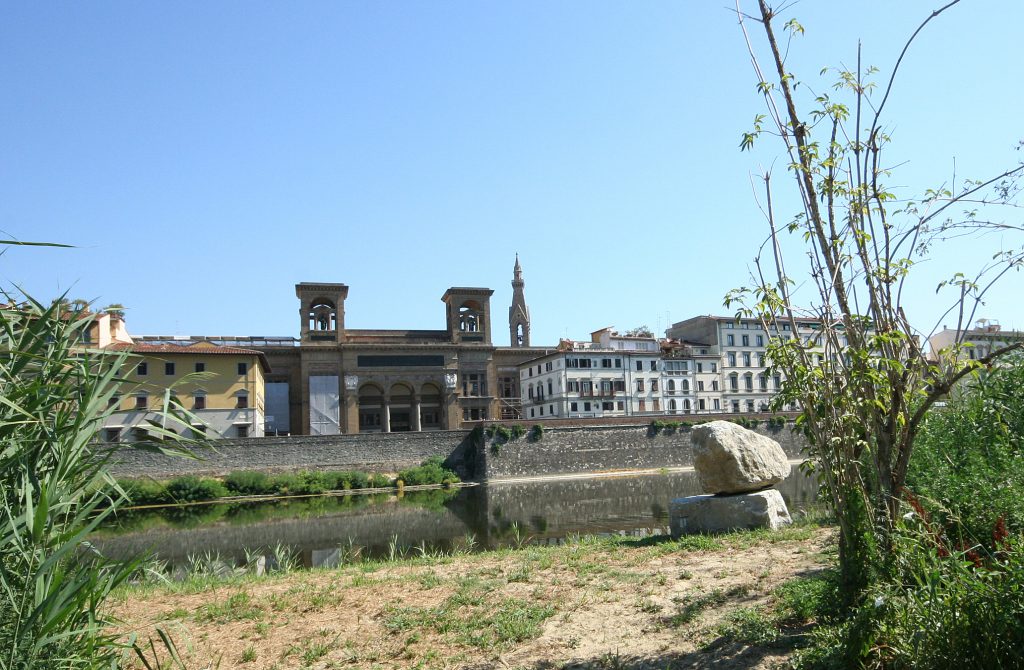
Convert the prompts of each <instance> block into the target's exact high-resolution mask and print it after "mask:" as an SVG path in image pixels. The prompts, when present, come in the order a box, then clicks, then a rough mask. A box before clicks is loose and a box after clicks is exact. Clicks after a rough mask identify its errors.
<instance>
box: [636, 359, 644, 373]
mask: <svg viewBox="0 0 1024 670" xmlns="http://www.w3.org/2000/svg"><path fill="white" fill-rule="evenodd" d="M636 371H637V372H643V371H644V362H643V361H637V362H636Z"/></svg>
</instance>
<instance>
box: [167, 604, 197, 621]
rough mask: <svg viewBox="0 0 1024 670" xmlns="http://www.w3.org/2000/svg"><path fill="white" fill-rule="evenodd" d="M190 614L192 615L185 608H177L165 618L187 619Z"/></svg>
mask: <svg viewBox="0 0 1024 670" xmlns="http://www.w3.org/2000/svg"><path fill="white" fill-rule="evenodd" d="M189 614H191V612H189V611H188V610H187V609H185V608H184V607H175V608H174V609H172V610H171V611H170V612H168V613H167V614H166V615H165V616H166V617H167V618H168V619H187V618H188V616H189Z"/></svg>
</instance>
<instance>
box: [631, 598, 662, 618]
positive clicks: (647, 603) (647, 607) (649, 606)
mask: <svg viewBox="0 0 1024 670" xmlns="http://www.w3.org/2000/svg"><path fill="white" fill-rule="evenodd" d="M637 609H639V610H640V611H641V612H644V613H645V614H657V613H658V612H660V611H661V610H663V609H664V607H663V606H662V605H659V604H658V603H656V602H654V601H653V600H651V599H650V598H644V599H643V600H641V601H640V602H639V603H637Z"/></svg>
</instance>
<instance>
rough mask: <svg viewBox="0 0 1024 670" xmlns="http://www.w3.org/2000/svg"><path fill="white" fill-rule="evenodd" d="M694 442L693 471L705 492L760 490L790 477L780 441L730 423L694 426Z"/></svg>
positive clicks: (713, 422) (715, 422)
mask: <svg viewBox="0 0 1024 670" xmlns="http://www.w3.org/2000/svg"><path fill="white" fill-rule="evenodd" d="M691 439H692V440H693V468H694V470H696V471H697V478H698V480H699V481H700V485H701V488H702V489H703V490H704V491H705V492H706V493H744V492H747V491H757V490H760V489H763V488H767V487H769V486H772V485H773V484H778V483H779V482H781V481H782V480H783V479H785V478H786V477H788V476H789V459H787V458H786V452H784V451H783V450H782V447H780V446H779V443H778V442H776V441H775V440H773V439H771V438H770V437H765V436H764V435H760V434H758V433H755V432H754V431H752V430H747V429H746V428H744V427H742V426H738V425H736V424H735V423H732V422H731V421H711V422H710V423H703V424H700V425H699V426H695V427H694V428H693V431H692V433H691Z"/></svg>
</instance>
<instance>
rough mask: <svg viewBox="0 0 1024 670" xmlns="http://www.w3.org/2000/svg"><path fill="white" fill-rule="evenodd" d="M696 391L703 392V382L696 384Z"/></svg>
mask: <svg viewBox="0 0 1024 670" xmlns="http://www.w3.org/2000/svg"><path fill="white" fill-rule="evenodd" d="M697 390H698V391H703V390H704V382H703V381H699V382H697Z"/></svg>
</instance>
